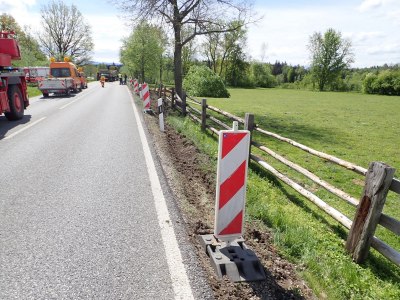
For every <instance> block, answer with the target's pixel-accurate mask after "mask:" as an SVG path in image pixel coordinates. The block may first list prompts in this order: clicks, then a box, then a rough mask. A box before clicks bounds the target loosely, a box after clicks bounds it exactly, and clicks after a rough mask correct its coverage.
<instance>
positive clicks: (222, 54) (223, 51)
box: [203, 20, 247, 77]
mask: <svg viewBox="0 0 400 300" xmlns="http://www.w3.org/2000/svg"><path fill="white" fill-rule="evenodd" d="M229 26H230V27H231V28H232V30H231V31H227V32H212V33H210V34H207V35H206V40H205V42H204V43H203V49H204V54H205V55H206V57H207V62H208V65H209V67H210V68H211V69H212V70H213V71H214V72H215V73H216V74H218V75H219V76H221V77H223V76H224V72H226V69H227V60H228V58H229V57H231V56H232V53H233V51H235V50H236V51H237V49H235V48H237V47H238V46H240V45H245V43H246V34H247V31H246V29H245V28H244V27H243V26H241V21H238V20H234V21H232V22H231V23H230V24H229Z"/></svg>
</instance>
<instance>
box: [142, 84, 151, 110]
mask: <svg viewBox="0 0 400 300" xmlns="http://www.w3.org/2000/svg"><path fill="white" fill-rule="evenodd" d="M142 97H143V108H144V110H149V109H150V92H149V86H148V85H147V83H143V84H142Z"/></svg>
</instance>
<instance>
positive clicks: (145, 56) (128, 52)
mask: <svg viewBox="0 0 400 300" xmlns="http://www.w3.org/2000/svg"><path fill="white" fill-rule="evenodd" d="M164 50H165V34H164V32H163V31H162V29H161V28H160V27H158V26H155V25H151V24H149V23H147V22H145V21H143V22H141V23H140V24H138V25H137V26H136V27H135V28H134V30H133V32H132V33H131V35H130V36H129V37H128V38H127V39H125V40H124V41H123V47H122V48H121V52H120V57H121V62H122V63H123V64H124V66H125V68H126V69H127V70H129V72H128V73H129V75H130V76H132V77H136V78H139V79H140V80H141V81H148V82H155V81H156V79H160V73H162V68H163V52H164ZM161 76H162V75H161Z"/></svg>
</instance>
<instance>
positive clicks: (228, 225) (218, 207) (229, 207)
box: [214, 125, 250, 242]
mask: <svg viewBox="0 0 400 300" xmlns="http://www.w3.org/2000/svg"><path fill="white" fill-rule="evenodd" d="M234 127H235V125H234ZM249 147H250V132H249V131H248V130H221V131H220V132H219V150H218V168H217V191H216V201H215V228H214V235H215V237H216V238H218V239H220V240H222V241H226V242H230V241H232V240H234V239H236V238H238V237H240V236H242V234H243V220H244V208H245V201H246V182H247V164H248V159H249Z"/></svg>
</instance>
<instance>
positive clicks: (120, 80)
mask: <svg viewBox="0 0 400 300" xmlns="http://www.w3.org/2000/svg"><path fill="white" fill-rule="evenodd" d="M118 78H119V84H120V85H122V74H121V73H119V74H118Z"/></svg>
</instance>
